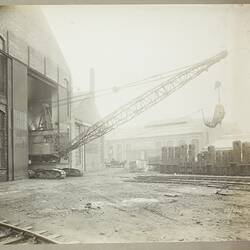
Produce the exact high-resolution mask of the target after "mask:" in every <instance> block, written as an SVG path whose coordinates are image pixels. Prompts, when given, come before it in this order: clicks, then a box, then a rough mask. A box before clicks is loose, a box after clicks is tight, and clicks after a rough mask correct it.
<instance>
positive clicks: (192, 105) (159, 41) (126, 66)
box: [42, 5, 231, 125]
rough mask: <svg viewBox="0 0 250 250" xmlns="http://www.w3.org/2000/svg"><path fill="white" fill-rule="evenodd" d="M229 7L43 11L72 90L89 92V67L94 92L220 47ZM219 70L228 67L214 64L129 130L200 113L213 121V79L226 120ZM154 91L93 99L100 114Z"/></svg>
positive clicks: (226, 91) (225, 91)
mask: <svg viewBox="0 0 250 250" xmlns="http://www.w3.org/2000/svg"><path fill="white" fill-rule="evenodd" d="M229 8H230V6H229V5H200V6H199V5H198V6H194V5H186V6H185V5H182V6H174V5H162V6H159V5H158V6H157V5H155V6H152V5H148V6H142V5H138V6H136V5H114V6H112V5H92V6H91V5H89V6H88V5H82V6H79V5H76V6H43V7H42V9H43V11H44V14H45V16H46V17H47V19H48V22H49V24H50V26H51V28H52V30H53V32H54V35H55V37H56V39H57V40H58V43H59V45H60V47H61V49H62V51H63V54H64V56H65V58H66V60H67V62H68V65H69V67H70V69H71V73H72V78H73V84H74V86H75V87H74V88H75V89H79V90H81V91H87V90H88V88H89V69H90V68H91V67H93V68H94V69H95V75H96V90H97V91H98V90H99V89H103V88H111V87H113V86H114V85H122V84H126V83H129V82H132V81H136V80H140V79H143V78H145V77H149V76H151V75H154V74H158V73H163V72H167V71H169V70H172V69H175V68H179V67H182V66H186V65H190V64H193V63H196V62H198V61H200V60H203V59H206V58H207V57H210V56H213V55H215V54H216V53H218V52H220V51H221V50H224V49H226V47H227V37H228V26H227V15H228V10H229ZM225 72H226V61H222V62H220V63H219V64H216V65H214V66H213V67H212V68H211V69H210V70H209V71H208V72H206V73H203V74H202V75H201V76H199V77H198V78H197V79H196V80H194V81H192V82H190V83H188V84H187V85H186V86H185V87H184V88H182V89H181V90H179V91H178V92H176V93H174V94H173V95H172V96H170V97H169V98H167V99H166V100H164V101H163V102H161V103H160V104H158V105H156V106H155V107H153V108H152V109H151V110H148V111H147V112H145V113H144V114H142V115H141V116H139V117H138V118H136V119H134V120H133V121H131V122H130V123H129V125H134V124H139V123H145V122H150V121H153V120H162V119H165V118H168V117H172V118H177V117H180V116H183V115H188V114H190V113H193V112H195V111H196V110H199V109H201V108H205V111H206V112H207V114H208V115H210V116H211V115H212V112H213V109H214V106H215V104H216V101H217V94H216V92H215V90H214V83H215V82H216V81H221V82H222V87H223V88H222V101H223V104H225V108H226V109H227V110H226V112H227V119H230V105H231V97H230V95H231V86H230V85H229V83H227V82H226V77H225ZM152 86H154V85H152V84H151V85H143V86H141V87H138V88H129V89H126V90H123V91H121V92H118V93H117V94H115V95H108V96H103V97H102V98H98V99H97V100H96V102H97V105H98V107H99V110H100V113H101V115H102V116H104V115H105V114H108V113H109V112H111V111H113V110H114V109H115V108H118V107H119V106H120V105H122V104H124V103H126V102H128V101H129V100H130V99H132V98H133V97H136V96H137V95H139V94H140V93H143V92H144V91H146V90H147V89H149V88H150V87H152ZM194 115H195V114H193V117H195V116H194ZM196 117H201V116H200V114H196Z"/></svg>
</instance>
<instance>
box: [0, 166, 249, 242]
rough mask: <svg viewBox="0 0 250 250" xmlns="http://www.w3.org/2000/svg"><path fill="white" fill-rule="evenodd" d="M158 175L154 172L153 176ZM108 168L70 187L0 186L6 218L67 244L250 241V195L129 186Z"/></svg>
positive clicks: (67, 182)
mask: <svg viewBox="0 0 250 250" xmlns="http://www.w3.org/2000/svg"><path fill="white" fill-rule="evenodd" d="M151 174H152V173H151ZM136 175H141V174H138V173H137V174H136V173H128V172H127V171H126V170H125V169H105V170H104V171H102V172H98V173H86V174H84V176H83V177H75V178H73V177H72V178H66V179H64V180H35V179H26V180H20V181H14V182H2V183H0V217H1V219H7V220H9V221H10V222H11V223H16V222H22V223H25V224H27V225H33V226H34V228H35V229H37V230H43V229H46V230H49V232H51V233H54V234H61V235H63V238H62V240H63V241H65V242H72V241H79V242H84V243H93V242H96V243H100V242H101V243H103V242H153V241H224V240H250V192H249V191H240V190H230V192H228V193H227V195H216V194H215V193H216V191H217V189H216V188H215V187H205V186H192V185H177V184H166V183H137V182H127V181H125V180H128V179H129V178H132V177H134V176H136Z"/></svg>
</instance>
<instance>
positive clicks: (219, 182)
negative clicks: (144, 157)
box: [125, 175, 250, 191]
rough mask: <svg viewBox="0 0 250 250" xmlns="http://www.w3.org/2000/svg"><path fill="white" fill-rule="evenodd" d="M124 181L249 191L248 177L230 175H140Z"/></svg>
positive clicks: (249, 182) (249, 180)
mask: <svg viewBox="0 0 250 250" xmlns="http://www.w3.org/2000/svg"><path fill="white" fill-rule="evenodd" d="M125 182H142V183H167V184H190V185H198V186H208V187H218V188H223V187H227V188H228V189H237V190H244V191H250V178H249V177H231V176H199V175H193V176H192V175H186V176H185V175H150V176H148V175H142V176H136V177H134V178H133V179H129V180H125Z"/></svg>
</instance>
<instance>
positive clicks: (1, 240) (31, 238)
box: [0, 220, 62, 246]
mask: <svg viewBox="0 0 250 250" xmlns="http://www.w3.org/2000/svg"><path fill="white" fill-rule="evenodd" d="M59 237H62V236H61V235H55V234H50V233H49V232H48V231H47V230H41V231H34V229H33V226H27V225H26V226H24V223H14V224H11V223H9V222H8V221H7V220H1V221H0V246H1V245H14V244H25V245H26V244H62V243H60V242H59V241H57V239H58V238H59Z"/></svg>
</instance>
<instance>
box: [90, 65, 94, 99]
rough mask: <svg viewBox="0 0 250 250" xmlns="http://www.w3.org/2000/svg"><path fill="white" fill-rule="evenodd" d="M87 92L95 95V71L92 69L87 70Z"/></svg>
mask: <svg viewBox="0 0 250 250" xmlns="http://www.w3.org/2000/svg"><path fill="white" fill-rule="evenodd" d="M89 92H90V93H92V94H94V93H95V70H94V69H93V68H91V69H90V70H89Z"/></svg>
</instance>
